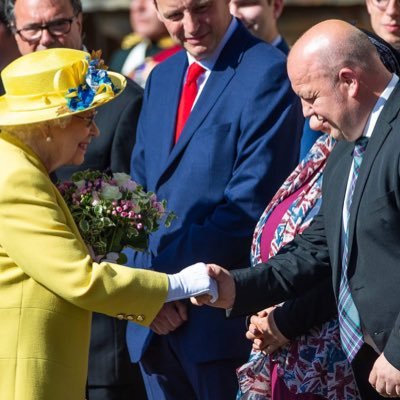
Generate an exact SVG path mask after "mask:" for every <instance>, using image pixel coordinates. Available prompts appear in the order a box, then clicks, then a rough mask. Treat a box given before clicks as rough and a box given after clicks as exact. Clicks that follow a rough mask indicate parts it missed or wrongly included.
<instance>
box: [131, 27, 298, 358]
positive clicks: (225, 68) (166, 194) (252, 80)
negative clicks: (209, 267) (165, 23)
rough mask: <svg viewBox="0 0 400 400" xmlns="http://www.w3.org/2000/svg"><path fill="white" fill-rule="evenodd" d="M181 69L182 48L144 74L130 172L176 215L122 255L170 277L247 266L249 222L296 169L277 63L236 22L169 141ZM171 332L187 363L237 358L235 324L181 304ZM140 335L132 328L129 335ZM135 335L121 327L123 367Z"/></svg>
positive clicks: (136, 350)
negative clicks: (143, 248) (183, 309)
mask: <svg viewBox="0 0 400 400" xmlns="http://www.w3.org/2000/svg"><path fill="white" fill-rule="evenodd" d="M187 67H188V61H187V55H186V53H185V52H184V51H181V52H179V53H177V54H176V55H174V56H172V57H171V58H169V59H168V60H166V61H165V62H163V63H162V64H160V65H159V66H157V67H156V68H155V69H154V70H153V72H152V74H151V75H150V77H149V79H148V82H147V86H146V89H145V96H144V103H143V109H142V112H141V115H140V119H139V125H138V136H137V143H136V146H135V149H134V151H133V156H132V161H131V173H132V176H133V178H134V179H135V180H137V181H138V182H139V183H141V184H142V185H143V186H144V187H145V189H147V190H152V191H154V192H156V193H157V195H158V197H159V198H160V199H166V200H167V201H168V208H169V209H170V210H173V211H174V212H175V213H176V214H177V217H178V218H177V220H175V221H174V223H173V225H172V226H171V227H170V228H164V227H161V228H160V230H159V231H158V232H156V233H155V234H153V235H152V237H151V239H150V252H149V253H148V254H143V253H132V252H131V253H130V254H129V256H130V257H129V258H130V265H134V266H135V267H144V268H146V267H147V268H148V267H150V266H151V267H152V268H154V269H156V270H158V271H163V272H167V273H175V272H178V271H179V270H181V269H182V268H183V267H185V266H187V265H190V264H193V263H195V262H198V261H203V262H216V263H219V264H221V265H225V266H229V267H231V268H238V267H240V266H243V265H247V264H248V260H249V251H250V244H251V237H252V233H253V230H254V227H255V225H256V222H257V220H258V218H259V216H260V215H261V213H262V211H263V209H264V207H265V205H266V204H267V203H268V202H269V201H270V199H271V198H272V196H273V195H274V193H275V192H276V190H277V189H278V188H279V186H280V185H281V183H282V182H283V180H284V179H285V178H286V176H287V175H288V174H289V173H290V172H291V171H292V169H293V168H294V167H295V166H296V163H297V161H298V153H299V142H300V136H301V130H302V126H303V124H304V119H303V117H302V115H301V107H300V102H299V100H298V99H297V97H296V96H295V94H294V93H293V92H292V90H291V88H290V83H289V80H288V77H287V74H286V57H285V56H284V54H283V53H282V52H281V51H279V50H277V49H276V48H274V47H273V46H271V45H269V44H267V43H264V42H262V41H260V40H258V39H256V38H255V37H254V36H252V35H251V34H249V33H248V32H247V30H246V29H245V28H244V27H243V25H242V24H240V23H239V25H238V27H237V29H236V30H235V31H234V33H233V35H232V37H231V38H230V39H229V41H228V42H227V44H226V45H225V47H224V49H223V50H222V53H221V54H220V57H219V58H218V60H217V62H216V65H215V67H214V69H213V71H212V72H211V74H210V76H209V78H208V80H207V82H206V84H205V87H204V89H203V91H202V93H201V95H200V97H199V99H198V101H197V102H196V104H195V106H194V108H193V111H192V113H191V114H190V116H189V118H188V120H187V123H186V125H185V127H184V129H183V131H182V133H181V136H180V139H179V141H178V143H177V144H176V145H173V140H174V129H175V120H176V110H177V107H178V102H179V96H180V92H181V87H182V79H183V76H184V75H185V71H186V69H187ZM189 307H190V308H189V320H188V321H187V322H186V323H184V324H183V325H182V326H181V327H180V328H178V329H177V330H176V331H174V332H173V333H172V335H176V336H178V337H179V339H180V341H181V343H182V346H183V348H184V349H186V350H185V351H186V352H187V353H188V354H190V356H191V358H192V359H193V360H194V361H197V362H206V361H210V360H215V359H221V358H236V357H246V356H247V355H248V351H249V345H250V344H249V342H248V341H247V340H246V339H245V337H244V334H245V323H244V320H243V319H242V318H238V319H236V320H227V319H226V318H225V312H224V311H223V310H218V309H211V308H209V307H202V308H200V307H191V306H189ZM139 331H141V332H139ZM148 333H149V332H143V329H140V328H138V327H137V326H135V325H134V324H128V347H129V350H130V352H131V358H132V360H133V361H137V360H138V359H140V357H141V354H142V351H143V350H144V348H145V338H147V339H148V337H149V336H148Z"/></svg>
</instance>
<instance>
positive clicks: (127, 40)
mask: <svg viewBox="0 0 400 400" xmlns="http://www.w3.org/2000/svg"><path fill="white" fill-rule="evenodd" d="M142 40H143V38H142V37H141V36H139V35H138V34H137V33H129V34H128V35H126V36H125V37H124V38H123V39H122V42H121V49H122V50H129V49H131V48H132V47H134V46H136V45H137V44H139V43H140V42H141V41H142Z"/></svg>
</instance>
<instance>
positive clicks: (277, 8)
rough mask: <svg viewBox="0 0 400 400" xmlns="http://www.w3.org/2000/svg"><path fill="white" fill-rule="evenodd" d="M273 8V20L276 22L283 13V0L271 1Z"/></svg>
mask: <svg viewBox="0 0 400 400" xmlns="http://www.w3.org/2000/svg"><path fill="white" fill-rule="evenodd" d="M272 1H273V7H274V18H275V20H278V18H279V17H280V16H281V14H282V11H283V0H272Z"/></svg>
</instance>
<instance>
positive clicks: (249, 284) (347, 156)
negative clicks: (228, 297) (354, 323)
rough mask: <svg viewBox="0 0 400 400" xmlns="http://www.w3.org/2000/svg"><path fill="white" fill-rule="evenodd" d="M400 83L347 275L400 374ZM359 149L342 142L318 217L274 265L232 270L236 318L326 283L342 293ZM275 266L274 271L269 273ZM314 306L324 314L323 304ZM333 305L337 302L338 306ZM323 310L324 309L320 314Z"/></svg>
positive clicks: (384, 124)
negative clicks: (344, 241) (346, 212)
mask: <svg viewBox="0 0 400 400" xmlns="http://www.w3.org/2000/svg"><path fill="white" fill-rule="evenodd" d="M399 104H400V84H398V85H397V86H396V88H395V90H394V91H393V93H392V94H391V96H390V97H389V99H388V101H387V102H386V104H385V106H384V108H383V110H382V112H381V114H380V116H379V119H378V121H377V123H376V126H375V129H374V132H373V133H372V136H371V138H370V140H369V143H368V147H367V149H366V151H365V154H364V158H363V162H362V164H361V167H360V172H359V176H358V180H357V184H356V187H355V190H354V195H353V199H352V208H351V211H350V221H349V267H348V277H349V284H350V288H351V292H352V296H353V299H354V302H355V305H356V307H357V310H358V312H359V314H360V318H361V321H362V323H363V325H364V327H365V329H366V331H367V332H368V334H369V335H370V336H371V337H372V339H373V340H374V342H375V343H376V345H377V347H378V348H379V349H380V350H381V351H383V352H384V354H385V357H386V358H387V359H388V361H389V362H390V363H391V364H392V365H393V366H395V367H396V368H397V369H400V296H399V287H400V269H399V259H400V245H399V243H400V179H399V175H400V150H399V149H400V135H399V132H400V118H399V110H400V107H399ZM353 149H354V143H348V142H339V143H338V144H337V145H336V147H335V149H334V150H333V152H332V153H331V155H330V156H329V160H328V164H327V167H326V169H325V171H324V183H323V192H322V193H323V194H322V199H323V202H322V208H321V212H320V213H319V214H318V215H317V216H316V218H315V219H314V221H313V223H312V224H311V225H310V227H309V228H308V229H306V230H305V231H304V232H303V234H302V235H299V236H297V237H296V238H295V239H294V241H293V242H291V243H289V244H288V245H287V246H285V247H284V248H283V249H282V250H281V252H280V253H279V254H278V255H277V256H275V257H273V258H271V259H270V260H269V262H268V263H267V264H266V265H265V264H260V265H259V266H256V267H255V268H254V269H244V270H240V271H234V272H233V274H234V279H235V280H236V290H237V291H236V301H235V305H234V308H233V310H232V315H238V314H239V315H240V314H242V313H249V312H253V311H257V310H260V309H261V308H264V307H267V306H269V305H272V304H277V303H279V302H281V301H283V300H286V299H288V298H290V297H293V296H297V295H299V294H302V293H305V292H306V291H307V290H308V289H310V288H311V287H313V286H314V285H315V284H316V283H317V282H320V281H321V280H323V279H326V277H329V278H330V279H331V283H332V285H333V289H334V292H335V295H336V298H337V297H338V294H339V283H340V276H341V269H342V266H341V260H342V252H341V246H340V241H341V239H340V236H341V229H342V209H343V202H344V197H345V192H346V186H347V178H348V176H349V172H350V167H351V163H352V151H353ZM271 267H272V268H271ZM322 300H324V301H321V302H320V303H321V304H318V305H317V306H313V310H314V312H315V313H316V315H319V314H321V313H323V312H324V309H323V308H324V307H326V303H325V300H326V299H322ZM333 301H334V300H333ZM318 308H319V310H318Z"/></svg>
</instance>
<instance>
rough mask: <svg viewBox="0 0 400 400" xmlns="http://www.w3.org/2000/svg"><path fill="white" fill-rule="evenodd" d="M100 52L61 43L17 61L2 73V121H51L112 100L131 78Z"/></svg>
mask: <svg viewBox="0 0 400 400" xmlns="http://www.w3.org/2000/svg"><path fill="white" fill-rule="evenodd" d="M100 55H101V53H100V52H94V53H92V55H90V54H89V53H86V52H84V51H80V50H73V49H64V48H59V49H48V50H43V51H38V52H34V53H30V54H27V55H25V56H22V57H20V58H18V59H16V60H15V61H13V62H12V63H11V64H9V65H8V66H7V67H6V68H4V69H3V71H2V73H1V78H2V80H3V85H4V89H5V95H4V96H1V97H0V126H10V125H24V124H31V123H35V122H41V121H49V120H52V119H55V118H62V117H66V116H68V115H71V114H75V113H79V112H82V111H86V110H90V109H92V108H94V107H98V106H100V105H102V104H105V103H108V102H109V101H111V100H112V99H113V98H115V97H116V96H117V95H118V94H120V93H121V92H122V91H123V90H124V89H125V86H126V79H125V77H124V76H123V75H120V74H117V73H113V72H108V71H106V67H105V66H104V64H103V61H102V60H101V59H100Z"/></svg>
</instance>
